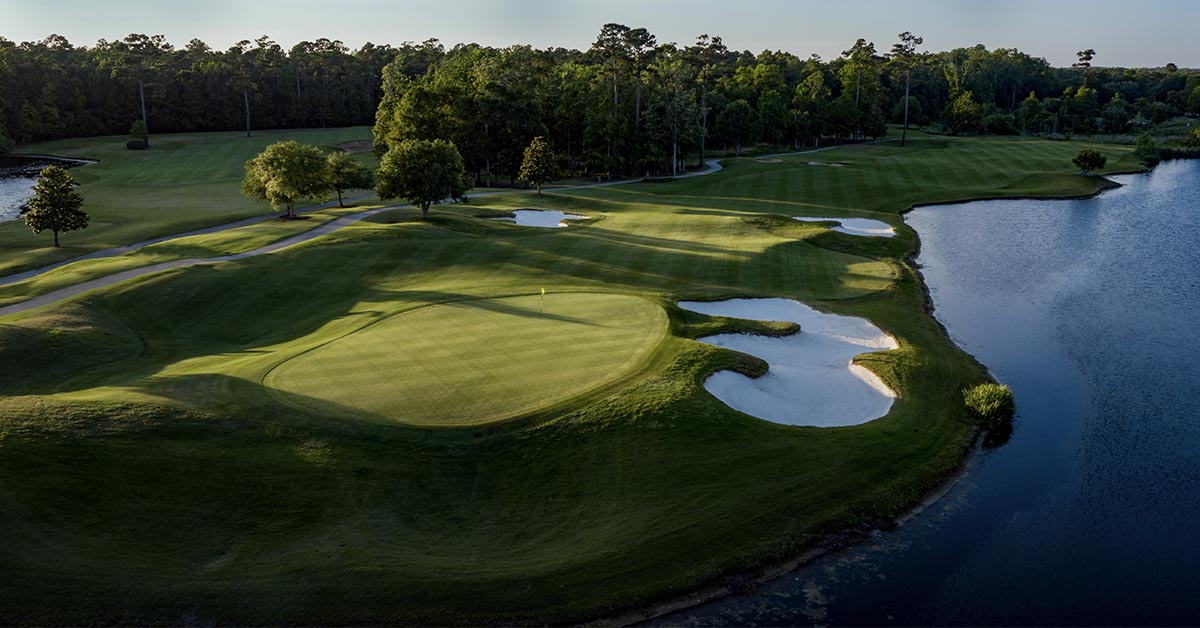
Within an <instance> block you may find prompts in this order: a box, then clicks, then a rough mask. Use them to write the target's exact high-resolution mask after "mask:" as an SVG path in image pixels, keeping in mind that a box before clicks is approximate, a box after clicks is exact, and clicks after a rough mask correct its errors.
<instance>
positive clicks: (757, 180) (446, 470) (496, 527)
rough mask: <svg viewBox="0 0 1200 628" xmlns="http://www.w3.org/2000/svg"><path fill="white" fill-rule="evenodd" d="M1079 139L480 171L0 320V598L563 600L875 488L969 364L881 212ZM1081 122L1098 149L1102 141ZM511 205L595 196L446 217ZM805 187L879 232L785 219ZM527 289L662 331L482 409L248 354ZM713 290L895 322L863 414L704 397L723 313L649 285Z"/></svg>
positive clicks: (928, 442) (697, 580)
mask: <svg viewBox="0 0 1200 628" xmlns="http://www.w3.org/2000/svg"><path fill="white" fill-rule="evenodd" d="M1078 148H1079V145H1077V144H1071V143H1056V142H1042V141H1037V140H1020V139H971V140H960V139H954V138H937V139H928V138H919V139H918V140H917V141H915V142H914V143H913V145H912V146H911V147H910V148H908V149H905V150H900V149H898V148H894V147H891V146H880V147H869V146H858V147H850V148H845V149H839V150H837V151H831V152H828V153H823V154H821V155H816V156H812V158H819V159H821V160H828V161H838V162H844V163H847V164H850V165H848V166H846V167H843V168H828V167H814V166H805V165H797V164H796V163H794V162H807V161H808V160H809V159H810V157H800V158H789V159H788V160H786V161H789V162H793V163H783V164H757V163H752V162H749V161H740V162H736V163H734V164H732V165H731V166H730V167H729V168H728V172H726V173H722V174H719V175H713V176H709V177H700V178H694V179H689V180H683V181H678V182H675V183H667V184H646V185H636V186H629V187H620V188H609V189H602V190H589V191H578V192H567V193H563V194H556V195H548V196H546V197H544V198H537V197H533V196H530V195H507V196H500V197H495V198H489V199H486V203H487V205H486V206H473V207H467V208H463V207H458V206H451V207H447V208H440V209H439V210H435V215H436V219H435V220H434V221H432V223H431V224H421V223H417V222H414V221H413V213H412V212H411V211H410V210H395V211H393V212H388V213H385V214H381V215H380V216H378V217H377V218H378V220H376V221H374V222H371V223H364V224H359V225H356V226H354V227H351V228H348V229H346V230H343V231H341V232H339V233H336V234H334V235H332V236H330V237H328V238H324V239H322V240H320V241H315V242H311V243H308V244H305V245H302V246H299V247H296V248H294V249H291V250H287V251H282V252H280V253H277V254H272V255H269V256H263V257H259V258H253V259H248V260H243V261H240V262H237V263H229V264H222V265H220V266H217V267H195V268H191V269H186V270H178V271H169V272H167V273H163V274H161V275H156V276H152V277H147V278H144V279H141V280H137V281H134V282H129V283H127V284H122V285H119V286H116V287H114V288H112V289H107V290H103V291H97V292H95V293H92V294H89V295H85V296H84V297H82V298H79V299H76V300H75V301H73V302H70V303H67V304H63V305H61V306H59V307H55V308H48V309H46V310H42V311H35V312H31V313H28V314H25V315H19V316H16V317H10V318H9V319H7V320H5V321H3V322H2V323H0V360H3V361H4V362H5V363H9V364H13V363H16V364H21V365H22V366H23V367H24V368H20V369H14V370H8V371H5V372H3V373H0V393H4V394H7V395H9V396H8V397H6V398H4V399H2V400H0V529H4V530H5V531H6V542H5V543H4V544H0V567H2V571H3V572H4V573H5V574H6V575H7V576H8V582H9V584H8V586H6V587H2V588H0V623H13V622H16V621H20V620H25V621H33V622H37V623H62V622H70V623H79V622H89V623H90V622H97V621H98V622H107V621H111V622H125V623H128V622H133V623H144V622H156V621H159V622H180V621H187V622H198V621H209V620H212V621H225V622H235V623H284V622H294V621H304V622H308V623H363V622H392V621H409V622H430V621H434V622H447V621H451V622H464V623H477V622H480V621H484V620H487V619H491V618H495V617H505V618H508V619H511V620H530V621H543V620H560V621H561V620H572V619H581V618H585V617H591V616H596V615H600V614H605V613H609V612H613V611H616V610H618V609H621V608H626V607H629V606H633V605H637V604H643V603H647V602H649V601H652V600H654V599H657V598H659V597H661V596H663V595H667V594H670V593H673V592H680V591H682V590H686V589H688V588H691V587H696V586H699V585H701V584H704V583H707V582H712V581H713V579H714V578H717V577H719V576H720V575H722V574H730V573H734V572H737V571H738V570H740V569H745V568H750V567H753V566H755V565H758V564H761V563H762V562H764V561H769V560H773V559H778V558H783V557H786V556H789V555H792V554H794V553H795V552H796V551H797V550H799V549H800V548H802V547H804V546H805V545H807V544H809V543H811V542H812V541H813V540H814V539H815V538H817V536H818V535H820V534H822V533H824V532H828V531H831V530H834V529H837V528H839V527H842V526H845V525H849V524H852V523H854V522H856V521H859V520H861V519H863V518H872V517H886V516H893V515H896V514H898V513H899V512H901V511H902V510H903V509H904V508H905V507H906V506H908V505H910V504H911V503H912V502H913V501H914V500H915V499H916V498H917V497H918V496H919V495H920V494H921V493H922V492H923V491H924V490H927V489H929V488H930V487H931V486H933V485H935V484H936V483H937V482H938V481H939V480H940V479H941V478H943V477H945V475H946V474H947V473H948V472H949V471H950V470H952V469H953V468H954V467H955V466H956V465H957V463H958V461H959V460H960V458H961V455H962V453H963V451H964V449H965V448H966V447H967V445H968V444H969V442H970V440H971V437H972V435H973V433H974V429H973V428H972V427H971V426H970V424H969V423H968V422H967V421H966V420H965V416H964V414H963V410H962V408H961V400H960V398H959V392H958V391H959V390H961V389H962V388H963V387H965V386H966V385H967V384H969V383H972V382H976V381H978V380H980V379H981V378H982V373H981V371H980V369H979V367H978V366H977V365H976V364H974V362H973V361H971V360H970V359H969V358H968V357H967V356H965V355H963V354H962V353H960V352H958V351H957V350H956V349H954V348H953V347H952V346H951V345H950V343H949V342H948V341H947V340H946V339H945V338H944V336H943V335H942V334H941V333H940V331H939V330H938V328H937V326H936V324H935V323H934V321H933V320H932V319H931V318H929V317H928V316H926V315H925V314H924V309H923V308H924V296H923V293H922V292H921V289H920V286H919V284H918V283H917V280H916V277H915V275H914V274H913V272H912V271H911V270H909V269H908V268H907V266H906V265H904V264H903V263H902V262H901V260H903V259H904V258H905V257H906V256H907V255H908V254H910V253H911V252H912V251H913V250H914V248H915V246H916V240H915V237H914V234H913V233H912V231H911V230H909V229H907V228H906V227H903V226H902V223H901V222H900V221H899V219H898V217H897V215H896V212H898V211H900V210H903V209H905V208H906V207H907V206H908V205H910V204H912V203H914V202H936V201H949V200H955V199H962V198H966V197H972V196H986V197H991V196H1011V195H1020V194H1036V195H1058V194H1081V193H1087V192H1090V191H1094V190H1095V189H1096V186H1097V185H1098V184H1097V182H1096V181H1095V180H1093V179H1088V178H1082V177H1077V176H1074V175H1072V174H1071V173H1070V166H1068V165H1067V164H1068V163H1069V157H1070V155H1071V154H1073V152H1074V151H1075V150H1078ZM1104 150H1105V152H1108V153H1109V155H1110V161H1112V162H1114V167H1119V166H1120V165H1121V163H1122V162H1120V160H1119V158H1121V156H1122V155H1123V154H1124V152H1123V151H1124V150H1125V149H1121V148H1111V147H1105V148H1104ZM814 160H815V159H814ZM1125 163H1126V164H1128V162H1125ZM524 206H540V207H554V208H560V209H566V210H569V211H575V212H579V213H584V214H587V215H589V216H592V217H593V218H594V220H593V221H591V222H590V223H589V224H587V225H584V226H580V227H575V228H571V229H567V230H562V231H558V230H555V231H536V230H528V229H521V228H517V227H513V226H509V225H503V224H494V223H486V224H484V223H482V221H477V220H474V219H472V218H470V217H469V216H470V215H472V214H475V213H483V212H486V211H490V210H493V209H494V210H505V209H512V208H517V207H524ZM809 211H811V212H813V213H819V214H821V215H838V213H839V212H848V211H853V212H855V213H856V215H864V216H865V215H871V216H873V217H877V218H881V219H884V220H887V221H889V222H892V223H893V224H896V225H898V226H901V229H900V234H899V236H898V237H897V238H895V239H891V240H882V239H861V238H854V237H852V236H846V235H842V234H837V233H833V232H829V231H827V230H825V229H822V228H820V227H818V226H815V225H801V224H800V223H797V222H795V221H791V220H789V219H788V218H787V217H788V216H791V215H798V214H801V213H806V212H809ZM867 211H870V212H876V213H874V214H863V213H861V212H867ZM540 286H545V287H546V288H547V289H548V290H551V291H552V292H555V291H565V290H576V291H594V292H611V293H626V294H636V295H640V296H643V297H645V298H649V299H651V300H657V301H658V302H659V303H661V304H663V306H664V307H666V308H667V312H668V314H669V316H670V320H671V322H670V325H671V331H672V332H673V333H672V335H671V336H669V337H668V339H667V340H666V341H665V342H664V343H663V344H662V345H661V346H660V350H659V351H658V352H657V354H656V355H655V356H654V358H653V361H652V362H651V363H650V364H649V365H647V368H646V370H645V371H644V377H642V378H639V379H638V380H637V381H635V382H631V383H628V385H625V386H618V387H614V388H612V389H610V390H607V391H605V392H604V394H591V395H588V396H586V397H583V398H580V399H578V400H576V402H575V403H574V404H568V405H567V406H564V407H562V409H557V410H556V409H550V410H547V411H545V412H542V413H540V414H537V415H534V416H530V417H528V418H527V419H525V420H522V421H517V422H515V423H514V422H510V423H506V424H501V425H496V426H482V427H481V426H476V427H471V428H460V429H446V428H442V429H428V428H425V429H422V428H414V427H409V426H404V425H399V424H388V423H386V422H377V421H359V420H353V419H349V418H346V417H347V416H350V414H351V413H343V412H340V411H339V410H338V409H337V408H332V407H329V406H328V405H325V406H322V407H326V408H329V409H328V410H327V411H326V412H324V413H322V414H324V416H316V415H310V414H305V413H304V412H302V411H300V410H296V409H294V408H297V407H311V406H306V402H308V401H309V400H307V399H293V400H290V401H289V402H288V403H285V404H280V403H278V397H279V395H281V394H288V393H282V392H280V391H278V390H267V389H266V388H265V387H264V385H263V383H262V382H263V378H264V376H265V375H266V373H267V372H269V371H270V369H271V368H272V367H273V366H274V365H276V364H279V363H280V362H281V361H283V360H286V359H287V358H290V357H292V356H294V355H297V354H299V353H301V352H303V351H305V350H308V349H311V348H312V347H315V346H318V345H320V344H322V343H325V342H329V341H331V340H335V339H338V338H342V337H344V336H346V335H347V334H350V333H353V332H355V331H356V330H359V329H361V328H362V327H363V326H364V325H366V324H368V323H369V322H370V321H372V320H376V319H378V318H379V317H380V316H386V315H388V314H391V313H396V312H401V311H404V310H408V309H412V308H415V307H419V306H421V305H427V304H430V303H441V302H446V301H449V300H456V299H462V298H467V297H489V296H502V295H510V294H521V293H524V294H530V295H532V294H534V293H535V292H536V291H537V290H538V288H539V287H540ZM734 295H748V296H792V297H798V298H803V299H806V300H809V301H810V302H815V303H816V304H817V305H819V306H821V307H824V308H828V309H831V310H834V311H838V312H843V313H850V314H857V315H862V316H867V317H869V318H870V319H871V320H872V321H874V322H875V323H876V324H878V325H880V326H881V327H883V328H885V329H887V330H888V331H889V332H891V333H892V334H893V335H895V336H896V337H897V338H898V340H899V341H900V345H901V347H900V349H898V350H895V351H891V352H887V353H882V354H875V355H871V356H867V357H865V358H863V360H862V361H863V362H866V363H869V365H870V366H871V367H872V368H873V369H875V370H876V372H878V373H879V374H880V375H881V377H883V378H884V379H885V380H886V381H887V382H888V383H889V384H890V385H892V386H893V387H894V388H896V389H897V390H899V391H901V393H902V397H901V398H900V399H899V400H898V401H897V402H896V404H895V406H894V408H893V411H892V412H891V413H890V414H889V415H888V416H887V417H886V418H884V419H881V420H878V421H874V422H871V423H868V424H865V425H861V426H855V427H851V428H838V429H813V428H791V427H786V426H779V425H773V424H769V423H765V422H762V421H758V420H754V419H752V418H749V417H746V416H744V415H741V414H738V413H736V412H733V411H731V410H729V409H728V408H726V407H724V406H723V405H721V404H719V403H717V402H715V401H714V400H713V399H712V398H711V397H710V396H709V395H707V393H705V392H704V391H703V388H702V387H701V383H702V381H703V378H704V376H705V375H706V374H707V373H709V372H711V371H712V370H713V369H716V368H722V367H734V368H739V369H743V370H746V371H749V372H754V371H755V370H756V369H761V367H762V365H761V364H759V363H755V362H754V361H752V360H750V361H747V360H744V359H742V358H739V357H738V356H736V355H734V354H732V353H729V352H725V351H722V350H719V349H716V348H713V347H708V346H704V345H700V344H698V343H695V342H692V341H690V340H689V338H691V337H696V336H698V335H701V334H709V333H714V332H717V331H719V330H721V329H724V328H739V327H744V325H738V324H736V323H734V322H731V321H725V320H713V319H708V318H706V317H702V316H699V315H695V314H688V313H684V312H682V311H680V310H678V309H676V308H673V307H672V306H671V305H670V303H671V302H672V300H674V299H675V298H678V297H688V298H704V297H720V296H734ZM731 326H732V327H731ZM444 332H445V330H443V329H441V328H440V327H439V326H438V325H437V324H436V323H435V322H430V323H429V324H428V325H427V326H424V327H422V329H414V330H412V333H424V334H431V335H435V334H437V333H444ZM435 337H436V336H435ZM523 359H526V360H532V359H537V356H536V355H535V356H532V357H525V358H523ZM512 366H513V371H514V372H520V367H521V364H520V363H519V361H514V363H513V365H512ZM291 394H297V393H295V392H293V393H291Z"/></svg>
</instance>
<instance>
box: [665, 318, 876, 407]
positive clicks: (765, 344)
mask: <svg viewBox="0 0 1200 628" xmlns="http://www.w3.org/2000/svg"><path fill="white" fill-rule="evenodd" d="M679 307H682V308H684V309H688V310H692V311H693V312H700V313H701V314H709V315H713V316H728V317H732V318H745V319H750V320H762V321H790V322H793V323H797V324H799V325H800V333H797V334H793V335H791V336H784V337H782V338H772V337H769V336H758V335H753V334H720V335H717V336H709V337H707V338H702V339H701V342H704V343H707V344H711V345H715V346H718V347H725V348H727V349H733V350H735V351H741V352H742V353H747V354H750V355H753V356H755V357H758V358H762V359H763V360H765V361H766V362H767V364H768V365H769V367H770V368H769V369H768V371H767V373H766V375H763V376H762V377H759V378H758V379H752V378H749V377H746V376H745V375H741V374H739V373H735V372H733V371H718V372H717V373H713V374H712V375H711V376H709V378H708V379H707V380H706V381H705V382H704V388H705V389H706V390H708V392H710V393H712V394H713V396H715V397H716V398H717V399H720V400H721V401H723V402H725V403H726V404H727V405H729V406H730V407H732V408H734V409H735V410H740V411H741V412H745V413H746V414H749V415H751V416H755V417H758V418H760V419H766V420H767V421H772V422H775V423H784V424H786V425H811V426H817V427H834V426H841V425H858V424H860V423H866V422H867V421H870V420H872V419H876V418H879V417H881V416H883V415H885V414H887V412H888V410H889V409H890V408H891V407H892V401H893V400H894V399H895V397H896V394H895V393H894V392H893V391H892V390H891V389H890V388H888V386H887V384H885V383H883V380H881V379H879V377H878V376H876V375H875V374H874V373H872V372H871V371H869V370H867V369H866V368H863V367H861V366H856V365H853V364H851V363H850V361H851V360H852V359H853V358H854V356H856V355H859V354H862V353H870V352H873V351H883V350H887V349H895V348H896V347H897V346H898V345H897V344H896V341H895V340H894V339H893V338H892V337H891V336H889V335H887V334H886V333H884V332H883V330H881V329H879V328H878V327H876V326H875V325H873V324H871V323H870V322H868V321H865V320H863V319H861V318H855V317H852V316H839V315H836V314H825V313H823V312H818V311H817V310H814V309H812V308H810V307H808V306H807V305H804V304H802V303H799V302H797V301H793V300H791V299H729V300H727V301H715V302H697V301H681V302H680V303H679Z"/></svg>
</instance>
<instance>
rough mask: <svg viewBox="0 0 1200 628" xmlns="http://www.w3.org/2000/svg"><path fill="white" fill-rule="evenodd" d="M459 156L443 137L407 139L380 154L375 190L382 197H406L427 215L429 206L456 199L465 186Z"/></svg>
mask: <svg viewBox="0 0 1200 628" xmlns="http://www.w3.org/2000/svg"><path fill="white" fill-rule="evenodd" d="M464 175H465V172H464V170H463V161H462V155H460V154H459V152H458V149H457V148H455V147H454V144H451V143H450V142H447V141H445V140H406V141H404V142H401V143H400V144H399V145H398V146H395V147H393V148H392V149H391V150H389V151H388V152H387V154H386V155H384V156H383V162H382V163H381V164H380V166H379V174H378V176H377V177H376V181H375V192H376V193H377V194H379V198H381V199H383V200H385V201H386V200H391V199H393V198H406V199H408V200H409V202H411V203H412V204H413V205H416V206H417V207H420V208H421V219H422V220H425V219H428V218H429V206H430V205H432V204H433V203H437V202H440V201H443V200H446V199H454V200H459V199H461V198H463V196H464V195H465V194H466V192H467V189H468V186H467V180H466V177H465V176H464Z"/></svg>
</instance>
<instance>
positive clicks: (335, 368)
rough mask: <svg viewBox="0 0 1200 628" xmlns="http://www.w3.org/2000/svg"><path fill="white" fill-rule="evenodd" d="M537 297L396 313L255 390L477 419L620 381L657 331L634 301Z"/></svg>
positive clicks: (651, 308)
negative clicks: (267, 389)
mask: <svg viewBox="0 0 1200 628" xmlns="http://www.w3.org/2000/svg"><path fill="white" fill-rule="evenodd" d="M539 301H540V298H539V297H538V296H519V297H509V298H502V299H467V300H463V301H456V302H453V303H447V304H445V305H433V306H428V307H423V308H419V309H416V310H412V311H409V312H404V313H401V314H398V315H395V316H391V317H389V318H386V319H384V320H382V321H379V322H377V323H374V324H372V325H368V326H367V327H365V328H364V329H362V330H360V331H357V332H355V333H353V334H350V335H349V336H346V337H344V338H341V339H338V340H335V341H333V342H331V343H329V344H326V345H322V346H321V347H318V348H317V349H314V350H312V351H309V352H306V353H303V354H301V355H300V356H298V357H296V358H293V359H292V360H290V361H288V362H285V363H283V364H282V365H281V366H279V367H278V368H276V369H274V370H272V371H271V372H270V374H269V375H268V376H267V379H266V383H267V385H268V386H271V387H273V388H278V389H280V390H283V391H286V392H289V393H292V395H291V396H289V398H290V399H302V400H306V401H309V403H308V405H309V406H310V408H309V409H312V410H317V411H321V410H325V411H329V410H331V409H332V410H334V412H336V409H337V408H338V407H341V408H346V409H349V410H352V411H354V412H358V413H362V414H365V415H368V416H372V417H379V418H384V419H391V420H395V421H399V422H402V423H411V424H414V425H431V426H453V425H472V424H478V423H487V422H491V421H497V420H501V419H506V418H510V417H514V416H518V415H520V414H523V413H528V412H532V411H535V410H538V409H541V408H545V407H548V406H551V405H554V404H556V403H561V402H563V401H566V400H569V399H571V398H572V397H576V396H578V395H580V394H581V393H585V392H587V391H589V390H594V389H596V388H600V387H602V386H603V385H605V384H608V383H611V382H613V381H616V380H620V379H621V378H623V377H626V376H628V375H629V374H630V373H631V372H634V371H636V370H637V368H638V366H639V365H641V364H642V363H643V362H644V361H645V360H646V358H647V356H649V355H650V352H651V351H652V350H653V349H654V347H655V346H656V345H657V344H658V343H659V342H660V341H661V340H662V337H663V334H664V332H665V331H666V327H667V317H666V314H665V313H664V312H663V310H662V308H661V307H659V306H657V305H655V304H653V303H650V302H649V301H646V300H645V299H641V298H638V297H630V296H620V295H612V294H588V293H566V294H558V293H552V294H549V295H546V297H545V308H544V310H543V308H542V307H541V304H540V303H539ZM321 402H327V404H332V407H331V406H330V405H326V404H322V403H321Z"/></svg>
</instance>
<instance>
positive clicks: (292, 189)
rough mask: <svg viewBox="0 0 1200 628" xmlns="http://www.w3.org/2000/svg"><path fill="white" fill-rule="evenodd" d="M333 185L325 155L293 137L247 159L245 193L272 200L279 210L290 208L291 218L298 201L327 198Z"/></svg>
mask: <svg viewBox="0 0 1200 628" xmlns="http://www.w3.org/2000/svg"><path fill="white" fill-rule="evenodd" d="M331 189H332V187H331V186H330V183H329V169H328V164H327V162H326V160H325V155H324V154H322V153H321V150H320V149H318V148H317V147H315V146H307V145H304V144H301V143H299V142H296V141H292V140H289V141H286V142H276V143H275V144H271V145H270V146H268V147H267V148H266V150H264V151H263V152H262V153H260V154H259V155H258V156H257V157H255V158H254V159H251V160H250V161H247V162H246V177H245V178H244V179H243V180H242V194H244V195H245V196H247V197H250V198H253V199H257V200H264V201H267V202H269V203H270V204H271V207H272V208H273V209H274V210H275V211H283V210H286V211H287V214H286V217H287V218H294V217H295V207H296V204H297V203H299V202H301V201H305V200H308V201H321V200H324V199H325V198H326V197H327V195H328V194H329V192H330V190H331Z"/></svg>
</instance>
